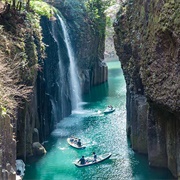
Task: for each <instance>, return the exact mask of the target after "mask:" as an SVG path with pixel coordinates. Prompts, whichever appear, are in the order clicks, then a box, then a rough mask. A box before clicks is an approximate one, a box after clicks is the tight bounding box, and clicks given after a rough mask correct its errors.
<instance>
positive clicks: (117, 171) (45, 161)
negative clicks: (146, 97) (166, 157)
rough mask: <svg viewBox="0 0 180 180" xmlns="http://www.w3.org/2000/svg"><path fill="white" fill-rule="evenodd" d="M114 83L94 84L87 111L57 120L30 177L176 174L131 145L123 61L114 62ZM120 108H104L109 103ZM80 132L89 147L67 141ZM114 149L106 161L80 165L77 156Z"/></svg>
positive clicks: (61, 179)
mask: <svg viewBox="0 0 180 180" xmlns="http://www.w3.org/2000/svg"><path fill="white" fill-rule="evenodd" d="M108 66H109V67H110V69H109V80H108V83H105V84H103V85H100V86H97V87H95V88H93V89H92V91H91V93H90V94H89V95H86V96H85V97H84V98H83V101H84V102H85V103H82V104H81V106H82V107H83V108H82V109H83V110H82V111H79V112H78V111H76V112H73V114H72V115H71V116H69V117H67V118H64V119H63V120H62V121H61V122H59V123H58V124H57V128H56V129H55V130H54V131H53V132H52V136H51V137H50V138H49V140H48V142H47V143H46V144H45V147H46V149H47V151H48V153H47V155H45V156H44V157H42V158H41V159H40V160H39V161H37V162H33V163H30V164H29V165H28V166H27V167H26V175H25V178H24V179H33V180H50V179H51V180H121V179H122V180H145V179H172V176H171V175H170V173H169V171H168V170H165V169H155V168H151V167H149V166H148V161H147V156H142V155H139V154H136V153H134V152H133V151H132V149H130V147H129V141H128V139H127V138H126V110H125V100H126V96H125V93H126V87H125V82H124V78H123V75H122V71H121V69H120V64H119V62H109V63H108ZM110 104H111V105H113V106H114V107H115V108H116V110H115V112H113V113H111V114H107V115H104V113H102V112H103V111H104V109H105V108H106V107H107V105H110ZM70 135H75V136H77V137H79V138H81V140H82V142H83V143H86V148H85V149H84V150H77V149H74V148H72V147H70V146H69V145H68V144H67V141H66V139H67V137H69V136H70ZM93 151H95V152H96V154H97V156H98V154H102V153H107V152H111V153H112V157H111V158H110V159H109V160H106V161H104V162H102V163H100V164H96V165H93V166H88V167H85V168H77V167H75V165H74V164H73V162H74V161H75V160H77V159H79V158H80V157H81V156H82V155H84V156H85V157H86V156H90V155H92V152H93Z"/></svg>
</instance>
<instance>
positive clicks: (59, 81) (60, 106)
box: [51, 22, 67, 123]
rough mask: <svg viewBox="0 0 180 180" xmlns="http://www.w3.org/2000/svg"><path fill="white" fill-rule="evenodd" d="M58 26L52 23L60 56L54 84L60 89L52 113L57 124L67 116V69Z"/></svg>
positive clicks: (53, 98) (54, 98)
mask: <svg viewBox="0 0 180 180" xmlns="http://www.w3.org/2000/svg"><path fill="white" fill-rule="evenodd" d="M56 26H57V24H55V22H52V27H51V28H52V30H51V31H52V32H51V33H52V37H53V39H54V41H55V43H56V45H57V56H58V66H57V69H58V74H57V78H56V81H55V82H54V84H55V86H56V87H57V89H58V92H57V95H56V97H52V98H51V103H52V111H53V114H54V122H55V123H57V122H58V119H61V118H63V117H65V115H66V108H67V106H66V100H65V98H64V96H65V94H66V93H65V92H66V82H65V81H66V78H65V70H64V69H65V68H64V65H63V63H62V57H61V48H60V42H59V40H58V32H57V31H56V28H57V27H56Z"/></svg>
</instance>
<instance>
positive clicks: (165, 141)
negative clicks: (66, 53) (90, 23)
mask: <svg viewBox="0 0 180 180" xmlns="http://www.w3.org/2000/svg"><path fill="white" fill-rule="evenodd" d="M179 12H180V2H179V1H176V0H167V1H162V0H155V1H149V0H146V1H142V0H136V1H134V0H128V1H127V2H126V3H124V4H123V5H122V7H121V9H120V11H119V12H118V14H117V20H116V21H115V22H114V29H115V36H114V41H115V48H116V52H117V55H118V56H119V59H120V61H121V65H122V68H123V71H124V75H125V79H126V83H127V133H128V135H130V137H131V142H132V148H133V149H134V150H136V151H138V152H140V153H147V154H148V159H149V164H150V165H152V166H157V167H167V168H169V169H170V171H171V172H172V174H173V175H174V176H175V177H180V152H179V147H180V141H179V139H180V131H179V129H180V91H179V89H180V82H179V80H180V73H179V72H180V48H179V47H180V14H179Z"/></svg>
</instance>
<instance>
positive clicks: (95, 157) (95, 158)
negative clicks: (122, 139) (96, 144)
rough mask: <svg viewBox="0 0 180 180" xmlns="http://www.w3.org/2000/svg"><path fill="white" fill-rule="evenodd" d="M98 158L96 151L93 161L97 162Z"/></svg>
mask: <svg viewBox="0 0 180 180" xmlns="http://www.w3.org/2000/svg"><path fill="white" fill-rule="evenodd" d="M96 160H97V155H96V153H95V152H93V162H96Z"/></svg>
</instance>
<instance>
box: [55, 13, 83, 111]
mask: <svg viewBox="0 0 180 180" xmlns="http://www.w3.org/2000/svg"><path fill="white" fill-rule="evenodd" d="M57 17H58V19H59V21H60V23H61V26H62V31H63V35H64V42H65V44H66V48H67V51H68V56H69V61H70V66H69V73H70V87H71V103H72V110H75V109H77V108H79V106H78V104H79V103H80V102H81V89H80V84H79V80H78V74H77V73H78V71H77V67H76V63H75V55H74V52H73V48H72V45H71V41H70V37H69V34H68V30H67V27H66V25H65V23H64V21H63V19H62V18H61V17H60V16H59V15H57Z"/></svg>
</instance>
